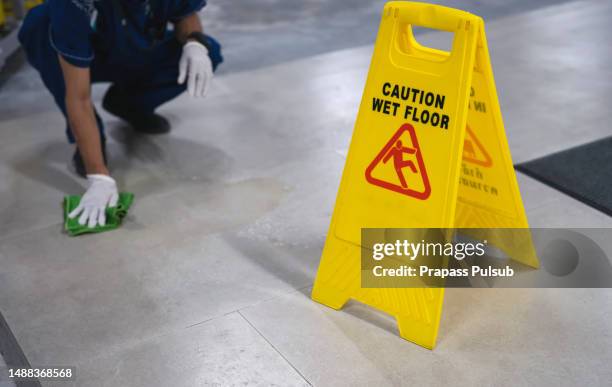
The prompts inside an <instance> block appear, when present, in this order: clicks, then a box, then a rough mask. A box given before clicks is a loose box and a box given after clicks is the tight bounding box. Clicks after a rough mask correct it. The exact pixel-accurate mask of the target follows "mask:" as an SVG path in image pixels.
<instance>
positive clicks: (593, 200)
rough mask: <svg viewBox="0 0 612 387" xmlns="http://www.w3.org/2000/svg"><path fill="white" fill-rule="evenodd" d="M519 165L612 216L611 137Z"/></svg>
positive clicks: (523, 170) (527, 171) (518, 166)
mask: <svg viewBox="0 0 612 387" xmlns="http://www.w3.org/2000/svg"><path fill="white" fill-rule="evenodd" d="M516 169H517V170H519V171H521V172H523V173H525V174H527V175H529V176H531V177H533V178H535V179H537V180H539V181H541V182H543V183H545V184H548V185H550V186H552V187H554V188H556V189H558V190H559V191H561V192H564V193H566V194H568V195H570V196H572V197H573V198H576V199H578V200H580V201H582V202H584V203H586V204H588V205H589V206H591V207H594V208H596V209H598V210H600V211H602V212H604V213H606V214H608V215H610V216H612V137H606V138H604V139H601V140H597V141H595V142H592V143H589V144H585V145H581V146H578V147H575V148H572V149H568V150H565V151H562V152H559V153H555V154H552V155H550V156H546V157H542V158H540V159H536V160H532V161H528V162H526V163H522V164H519V165H517V166H516Z"/></svg>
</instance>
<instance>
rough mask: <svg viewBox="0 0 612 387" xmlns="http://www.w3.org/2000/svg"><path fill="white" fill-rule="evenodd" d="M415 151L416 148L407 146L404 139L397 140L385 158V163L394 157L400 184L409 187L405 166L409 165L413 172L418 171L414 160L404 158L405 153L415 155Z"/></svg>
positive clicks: (394, 165)
mask: <svg viewBox="0 0 612 387" xmlns="http://www.w3.org/2000/svg"><path fill="white" fill-rule="evenodd" d="M415 153H416V149H414V148H408V147H405V146H404V145H403V144H402V140H397V142H396V143H395V146H394V147H393V148H391V149H389V152H387V155H386V156H385V158H384V159H383V163H386V162H387V161H389V159H390V158H391V157H393V167H394V168H395V172H396V173H397V177H398V179H399V180H400V184H401V185H402V187H404V188H408V183H406V178H405V177H404V172H403V170H404V168H406V167H409V168H410V170H411V171H412V173H417V169H416V167H415V166H414V163H413V162H412V160H404V154H408V155H413V154H415Z"/></svg>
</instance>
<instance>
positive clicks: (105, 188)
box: [68, 175, 119, 228]
mask: <svg viewBox="0 0 612 387" xmlns="http://www.w3.org/2000/svg"><path fill="white" fill-rule="evenodd" d="M87 180H88V181H89V188H87V191H86V192H85V194H84V195H83V197H82V198H81V202H80V203H79V205H78V206H77V208H75V209H74V210H73V211H72V212H71V213H70V214H68V217H69V218H70V219H73V218H76V217H77V216H79V214H80V215H81V216H80V217H79V224H80V225H84V224H85V223H87V227H89V228H94V227H96V224H99V225H100V226H104V225H105V224H106V207H115V206H116V205H117V200H119V192H117V184H116V183H115V180H114V179H113V178H112V177H110V176H106V175H87Z"/></svg>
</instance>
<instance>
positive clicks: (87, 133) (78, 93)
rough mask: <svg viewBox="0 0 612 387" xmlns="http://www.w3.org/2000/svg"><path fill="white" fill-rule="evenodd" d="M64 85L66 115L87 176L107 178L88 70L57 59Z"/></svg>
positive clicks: (60, 58)
mask: <svg viewBox="0 0 612 387" xmlns="http://www.w3.org/2000/svg"><path fill="white" fill-rule="evenodd" d="M58 57H59V62H60V65H61V68H62V73H63V74H64V83H65V85H66V97H65V102H66V114H67V116H68V122H69V123H70V128H71V129H72V133H73V134H74V137H75V138H76V142H77V146H78V148H79V152H80V153H81V156H82V157H83V163H84V164H85V169H86V171H87V174H98V175H108V174H109V173H108V169H107V168H106V166H105V165H104V158H103V156H102V144H101V143H100V141H101V140H100V134H99V133H100V132H99V130H98V124H97V122H96V117H95V114H94V109H93V103H92V102H91V82H90V75H89V68H87V67H77V66H73V65H71V64H70V63H68V62H66V60H64V58H62V56H61V55H58Z"/></svg>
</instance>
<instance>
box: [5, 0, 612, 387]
mask: <svg viewBox="0 0 612 387" xmlns="http://www.w3.org/2000/svg"><path fill="white" fill-rule="evenodd" d="M234 3H236V4H237V5H235V6H234V7H231V8H230V5H229V4H232V3H231V2H227V4H228V5H225V3H223V4H221V3H219V4H217V5H214V6H211V9H210V14H209V15H206V16H205V18H210V19H211V20H217V21H216V22H212V21H211V23H210V24H209V30H210V31H211V33H214V34H216V35H218V36H219V37H221V38H223V39H225V40H224V42H226V45H227V51H226V57H227V59H228V63H227V65H226V68H225V70H224V71H223V72H221V73H220V74H219V76H218V77H216V79H215V83H214V85H213V88H212V92H211V95H210V96H209V97H208V98H207V99H206V100H205V101H197V100H191V99H189V98H188V97H187V96H182V97H180V98H178V99H177V100H175V101H173V102H171V103H169V104H168V105H166V106H164V107H162V109H161V112H163V113H164V114H166V115H167V116H168V117H169V118H170V120H171V121H172V123H173V125H174V128H175V129H174V131H173V132H172V133H171V134H170V135H167V136H161V137H143V136H137V135H134V134H132V133H131V132H130V131H129V130H126V128H125V127H124V126H123V124H122V123H120V122H118V121H117V120H115V119H114V118H112V117H110V116H107V115H104V118H105V119H106V121H107V122H108V125H107V127H108V130H109V134H110V143H109V150H110V159H111V165H110V166H111V169H112V172H113V174H114V176H115V177H116V178H117V180H118V182H119V184H120V186H121V188H122V189H124V190H127V191H132V192H135V194H136V196H137V201H136V203H135V205H134V208H133V210H132V211H131V214H130V216H129V217H128V219H127V222H126V223H125V225H124V227H123V229H122V230H121V231H115V232H110V233H106V234H101V235H92V236H85V237H80V238H68V237H66V236H65V235H62V234H61V215H60V207H59V202H60V200H61V197H62V196H63V195H65V194H74V193H79V192H81V190H82V187H83V182H82V181H81V180H79V179H77V178H75V177H74V175H73V174H71V173H70V171H69V170H68V168H67V165H68V160H69V157H70V153H71V148H70V146H68V145H67V144H65V143H64V139H63V137H62V135H63V127H64V123H63V119H62V118H61V117H60V115H59V114H58V113H57V112H56V110H55V107H54V106H53V103H52V101H51V98H50V97H49V96H48V95H47V93H46V92H44V91H43V90H42V86H41V84H40V81H39V80H38V78H37V77H36V74H34V73H33V71H32V70H31V69H28V68H27V67H26V68H24V69H23V70H21V71H19V72H18V73H17V74H15V76H13V77H12V78H11V79H9V80H8V81H7V82H6V83H5V84H4V86H3V88H2V89H0V125H1V127H2V131H1V134H0V136H1V138H2V141H0V160H1V163H0V218H1V220H2V221H1V222H0V310H1V311H2V313H3V314H4V316H5V318H6V320H7V321H8V323H9V324H10V326H11V327H12V328H13V331H14V333H15V335H16V337H17V339H18V340H19V342H20V343H21V345H22V347H23V349H24V352H25V354H26V355H27V356H28V358H29V360H30V363H32V364H33V365H40V366H45V365H47V366H48V365H72V366H76V367H77V374H78V380H77V381H76V382H74V385H76V386H101V385H107V386H153V385H162V386H166V385H174V386H194V385H208V384H216V383H217V384H233V385H236V384H255V385H269V384H277V385H308V384H313V385H321V386H326V385H330V386H331V385H334V386H335V385H401V384H406V385H409V384H416V385H446V384H451V383H452V384H457V385H466V386H467V385H607V384H609V381H610V380H612V371H611V370H610V367H609V364H610V363H611V362H612V324H610V319H611V318H612V297H610V296H611V295H612V291H610V290H589V289H575V290H563V289H559V290H556V289H549V290H542V289H520V290H519V289H514V290H503V289H501V290H500V289H498V290H486V289H478V290H461V289H450V290H448V291H447V297H446V302H445V309H444V316H443V321H442V326H441V335H440V338H439V342H438V348H437V349H436V350H435V351H428V350H425V349H422V348H420V347H417V346H415V345H412V344H410V343H407V342H405V341H403V340H402V339H400V338H399V337H398V336H397V333H396V328H395V325H394V322H393V321H392V320H391V319H389V318H387V317H386V316H382V315H379V314H378V313H376V312H374V311H372V310H370V309H368V308H366V307H364V306H361V305H359V304H351V305H349V306H348V307H346V308H345V309H344V310H343V311H342V312H337V311H333V310H330V309H328V308H325V307H323V306H321V305H318V304H315V303H313V302H311V301H310V300H309V297H308V294H309V291H310V286H311V285H312V282H313V279H314V275H315V272H316V268H317V264H318V261H319V257H320V253H321V248H322V246H323V241H324V238H325V234H326V231H327V227H328V224H329V217H330V214H331V211H332V209H333V201H334V198H335V194H336V190H337V186H338V182H339V179H340V174H341V172H342V167H343V164H344V155H345V154H346V147H347V145H348V141H349V138H350V135H351V131H352V127H353V124H354V119H355V115H356V112H357V108H358V104H359V100H360V97H361V92H362V89H363V83H364V80H365V75H366V73H367V68H368V65H369V60H370V55H371V51H372V46H371V45H369V43H370V42H371V41H372V39H373V36H374V35H373V34H374V31H375V28H376V23H377V20H378V12H379V10H380V8H381V3H380V2H376V4H375V6H374V5H370V3H366V2H365V1H360V2H350V4H351V5H353V4H355V5H354V8H351V7H349V6H348V4H349V2H347V1H345V2H342V3H343V4H344V7H341V6H339V5H337V3H340V2H337V3H336V2H333V3H332V2H325V1H314V0H313V1H308V2H282V5H281V2H280V1H266V2H262V3H263V4H265V6H262V7H257V6H255V5H254V4H256V2H255V1H249V2H242V1H241V2H240V3H239V4H240V5H238V2H234ZM298 3H299V4H298ZM479 3H480V2H475V1H472V2H469V3H468V2H466V3H465V4H466V6H467V7H468V8H470V7H473V8H471V9H475V10H476V12H478V10H479V9H481V10H482V11H483V12H478V13H481V14H486V13H487V12H489V16H490V17H491V20H490V21H489V22H488V24H487V33H488V39H489V45H490V48H491V53H492V57H493V65H494V70H495V74H496V76H497V79H496V80H497V87H498V91H499V93H500V98H501V104H502V110H503V113H504V118H505V123H506V129H507V132H508V137H509V142H510V147H511V150H512V153H513V156H514V161H515V162H521V161H525V160H529V159H531V158H534V157H538V156H542V155H546V154H548V153H551V152H554V151H556V150H561V149H565V148H567V147H570V146H574V145H577V144H578V143H583V142H587V141H590V140H593V139H597V138H600V137H603V136H607V135H609V125H608V109H609V105H610V101H612V77H611V76H610V75H611V74H612V52H611V50H610V45H609V31H610V27H609V25H610V24H609V23H610V20H612V2H611V1H584V2H569V3H560V4H554V5H553V4H552V2H542V3H539V2H538V4H539V5H538V6H537V7H536V5H534V4H532V3H535V2H526V1H516V2H502V1H495V2H490V3H486V4H487V5H479ZM243 4H244V5H243ZM332 4H333V5H332ZM240 7H244V9H241V12H237V13H235V14H234V13H232V12H231V10H232V8H240ZM536 8H537V9H536ZM266 9H268V10H274V12H270V13H271V14H269V13H268V12H264V11H265V10H266ZM245 15H246V16H245ZM327 15H331V16H333V17H334V19H333V20H334V22H330V21H329V20H328V19H326V18H327ZM331 16H330V17H331ZM357 21H358V22H357ZM352 23H354V24H352ZM358 27H362V28H363V31H364V32H363V34H361V33H359V32H358V31H360V29H359V28H358ZM325 28H328V30H326V31H328V32H330V31H331V32H333V33H336V32H338V31H344V29H345V28H346V29H347V30H350V31H352V33H338V34H337V36H338V40H339V42H336V39H334V40H333V41H332V40H330V38H329V36H327V35H326V34H323V32H321V31H322V30H325ZM279 31H284V32H286V34H281V33H279ZM300 32H301V33H300ZM279 35H280V36H279ZM297 35H303V36H301V37H300V38H299V39H297V38H294V37H295V36H297ZM323 36H325V38H324V37H323ZM423 38H424V39H431V41H438V40H439V39H441V38H440V35H437V34H430V35H427V36H425V35H424V36H423ZM275 39H276V40H275ZM326 39H327V40H326ZM266 42H268V44H266ZM336 43H337V46H334V44H336ZM274 44H278V46H276V49H275V47H274ZM364 44H365V45H364ZM291 45H295V48H293V49H289V48H288V47H289V46H291ZM324 51H325V53H322V52H324ZM315 54H317V55H315ZM103 92H104V86H96V87H95V89H94V95H95V97H96V100H99V98H100V96H101V95H102V93H103ZM518 178H519V184H520V186H521V192H522V195H523V200H524V202H525V206H526V209H527V213H528V217H529V220H530V223H531V225H532V226H541V227H544V226H547V227H553V226H573V227H612V218H610V217H608V216H606V215H604V214H602V213H600V212H598V211H596V210H594V209H592V208H590V207H588V206H586V205H584V204H583V203H581V202H578V201H576V200H574V199H572V198H570V197H568V196H565V195H563V194H561V193H559V192H557V191H555V190H553V189H551V188H549V187H547V186H545V185H543V184H541V183H539V182H537V181H534V180H532V179H530V178H528V177H525V176H522V175H519V177H518ZM45 385H54V384H53V383H45ZM58 385H60V384H58ZM61 385H65V384H61Z"/></svg>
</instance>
